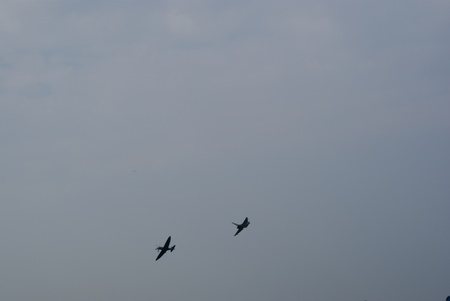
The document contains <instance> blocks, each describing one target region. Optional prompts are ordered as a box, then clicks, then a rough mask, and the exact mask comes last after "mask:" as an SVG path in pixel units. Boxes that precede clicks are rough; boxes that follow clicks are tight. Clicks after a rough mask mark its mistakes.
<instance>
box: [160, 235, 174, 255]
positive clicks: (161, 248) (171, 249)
mask: <svg viewBox="0 0 450 301" xmlns="http://www.w3.org/2000/svg"><path fill="white" fill-rule="evenodd" d="M169 245H170V236H169V238H168V239H167V240H166V243H165V244H164V246H163V247H160V246H158V247H156V250H158V252H159V254H158V257H156V260H158V259H160V258H161V257H162V256H163V255H164V254H165V253H166V252H167V251H170V252H173V250H175V245H173V246H172V247H169Z"/></svg>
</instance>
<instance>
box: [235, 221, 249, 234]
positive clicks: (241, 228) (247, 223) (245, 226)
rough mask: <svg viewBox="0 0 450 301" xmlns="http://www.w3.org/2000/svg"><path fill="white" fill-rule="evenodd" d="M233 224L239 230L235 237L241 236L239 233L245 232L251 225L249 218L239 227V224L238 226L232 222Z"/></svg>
mask: <svg viewBox="0 0 450 301" xmlns="http://www.w3.org/2000/svg"><path fill="white" fill-rule="evenodd" d="M232 224H233V225H235V226H236V227H237V229H238V230H237V232H236V234H234V236H236V235H238V234H239V232H241V231H242V230H244V228H247V227H248V225H250V222H249V221H248V217H246V218H245V220H244V222H243V223H242V224H240V225H239V224H236V223H233V222H232Z"/></svg>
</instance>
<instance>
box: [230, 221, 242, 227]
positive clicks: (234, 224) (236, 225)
mask: <svg viewBox="0 0 450 301" xmlns="http://www.w3.org/2000/svg"><path fill="white" fill-rule="evenodd" d="M231 223H232V224H233V225H235V226H237V227H239V226H240V225H239V224H236V223H233V222H231Z"/></svg>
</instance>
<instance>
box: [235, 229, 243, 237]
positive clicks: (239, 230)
mask: <svg viewBox="0 0 450 301" xmlns="http://www.w3.org/2000/svg"><path fill="white" fill-rule="evenodd" d="M241 231H242V228H240V227H239V228H238V230H237V232H236V234H234V236H236V235H238V234H239V232H241Z"/></svg>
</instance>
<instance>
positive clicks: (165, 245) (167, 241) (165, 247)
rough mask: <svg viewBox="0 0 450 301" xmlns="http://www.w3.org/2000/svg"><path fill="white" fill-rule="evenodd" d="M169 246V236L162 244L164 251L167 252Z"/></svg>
mask: <svg viewBox="0 0 450 301" xmlns="http://www.w3.org/2000/svg"><path fill="white" fill-rule="evenodd" d="M169 245H170V236H169V238H168V239H167V240H166V243H165V244H164V250H166V251H167V249H168V248H169Z"/></svg>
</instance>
